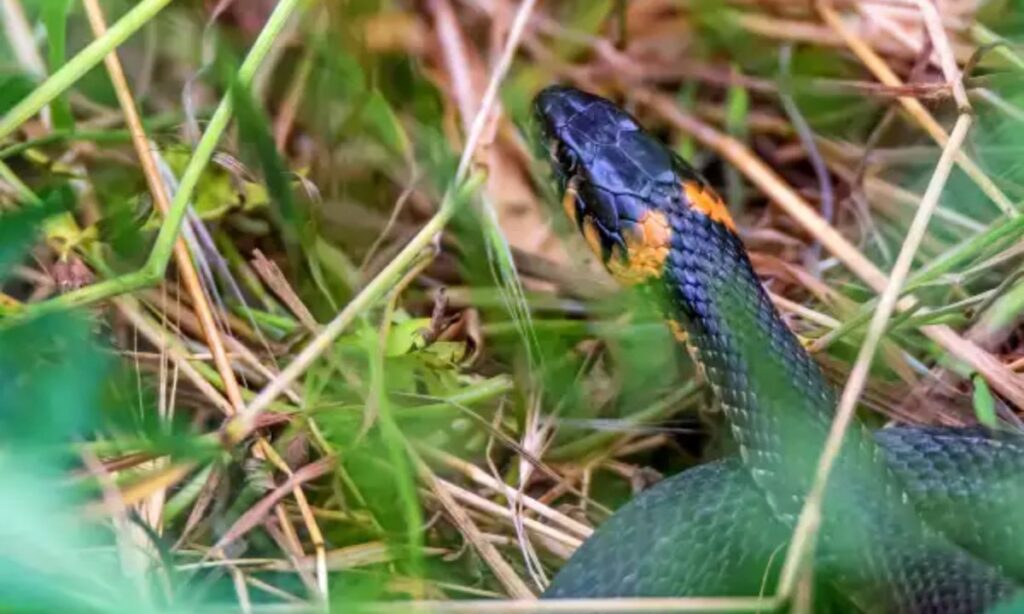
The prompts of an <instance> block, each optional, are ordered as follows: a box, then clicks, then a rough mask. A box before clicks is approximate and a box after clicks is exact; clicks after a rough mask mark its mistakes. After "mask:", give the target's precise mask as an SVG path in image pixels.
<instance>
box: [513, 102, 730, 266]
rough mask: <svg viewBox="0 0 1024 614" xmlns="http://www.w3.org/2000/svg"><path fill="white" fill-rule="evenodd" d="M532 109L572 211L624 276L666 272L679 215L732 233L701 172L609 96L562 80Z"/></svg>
mask: <svg viewBox="0 0 1024 614" xmlns="http://www.w3.org/2000/svg"><path fill="white" fill-rule="evenodd" d="M533 113H534V116H535V121H536V123H537V124H538V126H539V133H540V140H541V142H542V143H543V144H544V146H545V148H546V149H547V153H548V155H549V157H550V160H551V164H552V166H553V168H554V174H555V177H556V179H557V182H558V186H559V188H560V190H561V192H562V205H563V207H564V209H565V212H566V214H567V215H568V216H569V218H570V219H571V220H573V221H574V222H575V223H576V225H577V227H578V228H579V229H580V231H581V232H582V233H583V236H584V238H585V239H586V240H587V243H588V244H589V245H590V247H591V249H593V251H594V252H595V253H596V254H598V255H599V256H601V258H602V261H603V262H604V264H605V266H606V267H607V268H608V269H609V271H611V273H612V274H613V275H614V276H615V277H617V278H618V279H619V280H620V281H623V282H624V283H628V284H635V283H640V282H644V281H648V280H650V279H652V278H656V277H659V276H660V275H661V273H662V269H663V267H664V263H665V259H666V258H667V256H668V253H669V249H670V246H671V241H672V235H673V230H672V228H673V220H679V219H680V218H681V216H685V215H695V216H698V217H701V218H707V219H708V220H709V221H712V222H715V223H717V224H720V225H723V226H725V227H727V228H728V230H733V224H732V220H731V218H730V217H729V214H728V212H727V211H726V209H725V205H724V204H722V201H721V199H720V198H718V196H717V195H716V194H715V193H714V191H713V190H711V188H710V187H708V185H707V183H706V182H705V181H704V180H703V179H702V178H701V177H700V176H699V175H698V174H697V172H696V171H695V170H693V169H692V168H691V167H690V166H689V165H688V164H687V163H686V162H685V161H683V160H682V158H680V157H679V156H677V155H676V154H675V153H673V152H672V151H671V150H670V149H668V148H667V147H666V146H665V145H663V144H662V143H661V142H660V141H659V140H658V139H657V138H655V137H654V136H653V135H651V134H649V133H648V132H646V131H645V130H644V129H643V128H642V127H641V126H640V124H639V122H637V120H636V119H635V118H634V117H633V116H632V115H630V114H629V113H627V112H625V111H623V110H622V109H620V108H619V107H617V106H616V105H615V104H614V103H612V102H611V101H609V100H606V99H604V98H601V97H600V96H595V95H594V94H590V93H587V92H583V91H581V90H578V89H575V88H572V87H566V86H559V85H556V86H551V87H548V88H545V89H544V90H541V92H540V93H539V94H537V97H536V99H535V100H534V103H533ZM684 239H685V238H684Z"/></svg>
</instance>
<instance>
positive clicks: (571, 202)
mask: <svg viewBox="0 0 1024 614" xmlns="http://www.w3.org/2000/svg"><path fill="white" fill-rule="evenodd" d="M562 209H564V210H565V214H566V215H568V216H569V219H570V220H572V222H573V223H574V224H579V220H577V219H576V180H575V179H570V180H569V183H568V185H566V186H565V194H563V195H562Z"/></svg>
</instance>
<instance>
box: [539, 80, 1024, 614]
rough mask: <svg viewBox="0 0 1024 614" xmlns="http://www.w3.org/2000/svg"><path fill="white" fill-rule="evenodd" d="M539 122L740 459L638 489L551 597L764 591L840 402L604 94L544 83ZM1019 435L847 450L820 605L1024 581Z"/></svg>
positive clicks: (868, 444)
mask: <svg viewBox="0 0 1024 614" xmlns="http://www.w3.org/2000/svg"><path fill="white" fill-rule="evenodd" d="M534 113H535V116H536V118H537V120H538V124H539V126H540V129H541V134H542V138H543V140H544V142H545V144H546V145H547V146H548V148H549V153H550V154H551V160H552V165H553V168H554V171H555V172H554V175H555V177H556V179H557V183H558V186H559V188H560V190H561V192H562V196H563V205H564V207H565V209H566V212H567V214H568V215H569V216H570V218H571V219H572V220H573V221H574V222H575V223H576V224H577V226H578V227H579V228H580V230H581V232H582V234H583V236H584V238H585V239H586V241H587V242H588V244H589V245H590V246H591V248H592V249H593V250H594V251H595V253H596V254H598V255H599V256H600V257H601V259H602V261H603V262H604V263H605V266H606V267H607V268H608V270H609V271H610V272H611V273H612V274H613V275H614V276H615V277H616V278H617V279H619V280H620V281H621V282H623V283H625V284H629V285H633V286H637V287H638V288H640V289H641V290H642V291H643V292H644V293H646V294H648V295H650V296H651V298H652V300H655V301H657V302H658V304H659V305H660V306H661V308H662V310H663V312H664V314H665V317H666V319H667V320H668V322H669V324H670V325H671V327H672V329H673V331H674V332H676V333H677V334H678V335H679V336H680V337H681V338H682V337H685V340H686V343H687V344H688V346H689V347H690V348H691V350H692V351H693V353H694V355H695V358H696V360H697V362H698V364H699V365H701V367H702V370H703V372H704V375H705V377H706V379H707V381H708V382H709V383H710V385H711V387H712V389H713V390H714V392H715V395H716V397H717V398H718V400H719V402H720V404H721V406H722V409H723V411H724V413H725V417H726V419H727V420H728V422H729V425H730V428H731V433H732V435H733V437H734V439H735V441H736V443H737V444H738V448H739V451H740V454H739V456H738V457H736V458H727V459H723V460H719V461H715V462H712V463H710V464H706V465H702V466H699V467H696V468H693V469H690V470H688V471H685V472H683V473H680V474H679V475H676V476H674V477H672V478H669V479H667V480H665V481H663V482H661V483H660V484H658V485H656V486H655V487H653V488H651V489H649V490H647V491H645V492H644V493H641V494H640V495H639V496H637V497H636V498H635V499H634V500H632V501H631V502H630V503H628V504H627V505H625V506H624V507H623V508H622V509H620V510H619V511H618V512H617V513H616V514H614V515H613V516H612V518H610V519H609V520H608V521H607V522H606V523H604V524H603V525H602V526H601V527H599V529H598V530H597V531H596V532H595V534H594V535H593V536H592V537H591V538H590V539H589V540H587V541H586V542H585V543H584V544H583V546H582V547H581V548H580V549H579V550H578V551H577V552H576V553H575V554H574V555H573V557H572V558H571V559H570V560H569V561H568V562H567V563H566V565H565V566H564V567H563V568H562V570H561V571H560V572H559V573H558V574H557V575H556V576H555V578H554V580H553V582H552V584H551V586H550V587H549V588H548V590H547V592H546V593H545V598H562V597H644V596H651V597H654V596H753V595H762V594H768V595H770V594H772V592H773V591H774V587H775V582H776V580H777V576H778V573H779V569H780V567H781V564H782V561H783V559H784V558H785V552H786V547H787V545H788V540H789V539H790V536H791V534H792V531H793V527H794V525H795V522H796V518H797V516H798V515H799V513H800V510H801V507H802V505H803V501H804V497H805V495H806V493H807V491H808V489H809V487H810V484H811V479H812V476H813V472H814V467H815V465H816V462H817V459H818V457H819V456H820V453H821V450H822V447H823V444H824V441H825V438H826V435H827V432H828V429H829V425H830V423H831V420H832V415H833V412H834V408H835V405H836V395H835V392H834V390H833V389H832V388H831V386H830V385H829V384H828V382H827V381H826V379H825V377H824V375H823V374H822V371H821V369H820V368H819V366H818V365H817V363H816V362H815V361H814V359H813V358H812V357H811V356H810V355H809V354H808V352H807V351H806V350H805V349H804V347H803V346H802V345H801V344H800V342H799V340H798V339H797V338H796V336H795V335H794V334H793V333H792V332H791V331H790V330H789V328H788V327H787V326H786V324H785V323H784V322H783V320H782V319H781V318H780V316H779V314H778V312H777V311H776V310H775V308H774V306H773V305H772V303H771V301H770V299H769V297H768V295H767V293H766V292H765V291H764V289H763V287H762V286H761V283H760V281H759V279H758V277H757V275H756V273H755V272H754V269H753V267H752V266H751V264H750V260H749V257H748V256H747V253H746V250H745V249H744V246H743V244H742V242H741V240H740V238H739V236H738V234H737V233H736V228H735V226H734V224H733V221H732V219H731V218H730V217H729V214H728V212H727V210H726V207H725V205H724V204H723V202H722V200H721V199H720V198H719V197H718V196H717V195H716V194H715V193H714V191H713V190H712V189H711V187H710V186H708V184H707V183H706V182H705V181H704V180H703V179H702V178H701V177H700V176H699V175H698V174H697V173H696V172H695V171H694V170H693V169H692V168H691V167H690V166H689V165H687V164H686V162H684V161H683V160H682V159H681V158H680V157H678V156H677V155H675V154H674V153H673V152H672V151H671V150H669V149H668V148H667V147H666V146H664V145H663V144H662V143H661V142H659V141H658V140H657V139H656V138H655V137H653V136H652V135H650V134H649V133H647V132H646V131H644V129H643V128H642V127H641V126H640V125H639V123H638V122H637V121H636V119H635V118H633V117H632V116H631V115H629V114H628V113H626V112H625V111H623V110H622V109H620V108H618V107H617V106H615V105H614V104H613V103H611V102H610V101H608V100H605V99H603V98H600V97H598V96H595V95H592V94H589V93H586V92H582V91H580V90H577V89H573V88H569V87H562V86H552V87H549V88H547V89H545V90H543V91H542V92H541V93H540V94H538V96H537V98H536V100H535V103H534ZM1022 472H1024V437H1021V436H1020V435H1018V434H1013V433H1004V432H995V431H992V430H988V429H984V428H982V427H968V428H959V429H958V428H934V427H927V428H925V427H894V428H887V429H882V430H880V431H877V432H875V433H870V432H868V431H867V429H866V428H865V427H863V426H862V425H859V424H858V425H857V426H856V427H854V428H851V429H850V432H848V434H847V436H846V439H845V440H844V444H843V448H842V451H841V452H840V454H839V456H838V458H837V462H836V465H835V468H834V470H833V473H832V476H831V478H830V481H829V487H828V489H827V492H826V497H825V504H824V509H823V517H822V523H821V527H820V530H819V532H818V540H817V547H816V549H815V551H814V552H815V557H814V560H813V570H814V576H813V577H814V586H815V587H816V589H815V591H814V595H816V596H817V599H816V601H815V604H816V607H817V608H818V609H822V610H824V609H827V608H828V607H830V606H831V607H834V608H838V609H840V610H847V609H848V608H851V607H855V608H857V609H860V610H862V611H870V612H875V611H879V612H978V611H984V610H985V609H987V608H989V607H991V606H992V605H994V604H997V603H999V602H1001V601H1003V600H1005V599H1007V598H1008V597H1010V596H1012V595H1013V594H1014V593H1016V592H1017V591H1018V590H1019V589H1020V587H1021V586H1022V584H1024V521H1022V520H1021V518H1022V517H1024V515H1022V513H1024V507H1022V504H1024V477H1022V476H1024V473H1022Z"/></svg>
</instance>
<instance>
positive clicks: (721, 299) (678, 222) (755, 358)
mask: <svg viewBox="0 0 1024 614" xmlns="http://www.w3.org/2000/svg"><path fill="white" fill-rule="evenodd" d="M668 218H669V223H670V224H671V226H672V231H673V232H672V233H671V234H672V245H671V249H670V251H669V256H668V258H667V260H666V263H665V269H664V282H665V289H666V290H667V297H665V298H666V299H667V310H668V314H667V315H668V317H669V319H670V320H673V321H675V322H677V323H678V324H679V325H680V326H681V327H682V328H684V329H685V330H686V332H687V337H688V344H689V345H690V346H691V348H692V349H693V350H695V353H696V358H697V360H698V361H699V363H700V364H701V366H702V367H703V370H704V373H705V376H706V379H707V380H708V382H709V383H710V384H711V386H712V387H713V389H714V391H715V393H716V396H717V397H718V399H719V401H720V402H721V405H722V408H723V410H724V412H725V414H726V417H727V419H728V421H729V424H730V427H731V429H732V432H733V435H734V437H735V439H736V440H737V443H738V444H739V447H740V451H741V454H742V455H743V457H744V460H745V463H746V465H747V466H748V467H749V468H750V470H751V473H752V475H753V477H754V478H755V480H756V481H758V482H759V483H761V486H762V487H765V488H766V489H768V490H769V491H771V492H776V493H779V494H780V495H781V496H782V497H784V498H787V499H788V498H793V499H794V500H798V499H799V498H800V497H801V496H802V494H803V493H804V492H806V484H807V483H808V482H807V480H808V478H809V475H810V474H809V472H808V471H805V470H806V469H808V468H812V467H813V462H814V459H815V458H817V455H818V453H819V452H820V449H821V446H822V445H823V443H824V439H825V436H826V434H827V432H828V428H829V424H830V422H831V419H832V413H833V409H834V406H835V394H834V391H833V390H832V388H831V386H829V384H828V382H827V381H826V379H825V377H824V375H823V373H822V372H821V369H820V367H819V366H818V364H817V363H816V362H815V361H814V359H813V358H811V356H810V355H809V354H808V353H807V351H806V350H805V349H804V347H803V346H802V345H801V344H800V342H799V340H798V339H797V338H796V336H795V335H794V334H793V333H792V331H790V330H789V328H788V327H787V326H786V324H785V322H783V320H782V318H781V317H780V315H779V313H778V311H777V310H776V309H775V307H774V305H773V304H772V302H771V300H770V299H769V297H768V294H767V292H765V290H764V288H763V287H762V286H761V283H760V281H759V279H758V278H757V275H756V274H755V272H754V269H753V267H752V266H751V264H750V259H749V258H748V256H747V253H746V250H745V249H744V247H743V244H742V242H741V241H740V239H739V237H738V236H737V235H736V234H735V233H734V232H733V231H732V230H731V229H729V228H728V227H726V226H725V225H723V224H720V223H717V222H715V221H714V220H712V219H710V218H709V217H707V216H706V215H702V214H701V213H699V212H696V211H693V210H678V211H674V212H669V213H668ZM794 472H796V473H794Z"/></svg>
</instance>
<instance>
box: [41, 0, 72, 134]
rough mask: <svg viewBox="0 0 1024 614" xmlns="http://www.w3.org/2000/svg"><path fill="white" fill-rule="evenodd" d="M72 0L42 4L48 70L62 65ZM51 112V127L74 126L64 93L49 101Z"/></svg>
mask: <svg viewBox="0 0 1024 614" xmlns="http://www.w3.org/2000/svg"><path fill="white" fill-rule="evenodd" d="M71 5H72V0H48V1H47V2H44V3H43V5H42V18H43V23H44V24H45V26H46V41H47V46H48V49H49V53H48V55H47V59H48V61H49V65H50V72H51V73H53V72H56V71H57V70H58V69H59V68H61V67H62V66H63V65H64V61H65V59H66V58H65V56H66V49H67V34H68V32H67V21H68V15H69V14H70V12H71ZM50 110H51V112H52V114H53V127H54V128H56V129H57V130H71V129H73V128H74V126H75V122H74V117H73V116H72V115H71V104H70V103H69V102H68V99H67V97H66V96H65V95H60V96H58V97H57V98H55V99H54V100H53V102H51V103H50Z"/></svg>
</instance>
